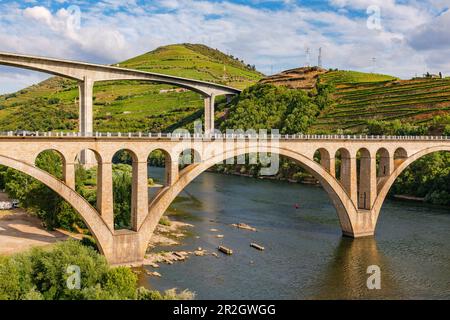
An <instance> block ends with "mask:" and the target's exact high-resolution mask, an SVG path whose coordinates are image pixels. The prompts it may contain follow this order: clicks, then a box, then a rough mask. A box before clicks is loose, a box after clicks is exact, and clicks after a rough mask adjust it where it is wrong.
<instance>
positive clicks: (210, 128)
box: [204, 94, 215, 134]
mask: <svg viewBox="0 0 450 320" xmlns="http://www.w3.org/2000/svg"><path fill="white" fill-rule="evenodd" d="M214 100H215V96H214V94H212V95H211V96H209V97H206V98H205V99H204V101H205V134H209V133H212V132H214Z"/></svg>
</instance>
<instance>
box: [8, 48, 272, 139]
mask: <svg viewBox="0 0 450 320" xmlns="http://www.w3.org/2000/svg"><path fill="white" fill-rule="evenodd" d="M117 65H119V66H121V67H126V68H131V69H138V70H143V71H150V72H157V73H163V74H169V75H175V76H181V77H189V78H193V79H199V80H204V81H211V82H215V83H220V84H225V85H229V86H234V87H237V88H245V87H247V86H249V85H251V84H253V83H256V82H257V81H258V80H259V79H261V78H262V76H263V75H262V74H261V73H259V72H257V71H256V70H255V68H254V67H253V66H251V65H247V64H245V63H244V62H243V61H241V60H238V59H237V58H235V57H233V56H228V55H225V54H223V53H222V52H220V51H218V50H215V49H212V48H209V47H207V46H204V45H197V44H178V45H169V46H165V47H160V48H158V49H156V50H154V51H151V52H148V53H146V54H143V55H140V56H137V57H135V58H132V59H129V60H127V61H124V62H120V63H118V64H117ZM77 99H78V87H77V84H76V82H74V81H72V80H68V79H63V78H60V77H51V78H49V79H47V80H45V81H43V82H41V83H39V84H37V85H33V86H31V87H29V88H26V89H23V90H21V91H19V92H16V93H13V94H8V95H3V96H0V130H16V129H25V130H46V131H50V130H76V129H77V126H78V102H77ZM219 102H220V100H219ZM202 110H203V100H202V99H201V97H200V96H199V95H198V94H197V93H194V92H190V91H186V90H183V89H179V88H175V87H171V86H168V85H157V84H151V83H148V82H141V81H114V82H98V83H96V85H95V87H94V119H95V120H94V130H98V131H153V132H157V131H165V130H168V128H172V127H174V126H177V124H178V123H182V124H185V123H189V122H191V121H192V120H193V119H195V118H198V117H201V115H202Z"/></svg>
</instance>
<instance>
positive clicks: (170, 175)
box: [165, 157, 178, 186]
mask: <svg viewBox="0 0 450 320" xmlns="http://www.w3.org/2000/svg"><path fill="white" fill-rule="evenodd" d="M165 170H166V185H167V186H171V185H173V184H174V183H175V181H177V180H178V162H177V161H171V159H170V158H169V157H166V159H165Z"/></svg>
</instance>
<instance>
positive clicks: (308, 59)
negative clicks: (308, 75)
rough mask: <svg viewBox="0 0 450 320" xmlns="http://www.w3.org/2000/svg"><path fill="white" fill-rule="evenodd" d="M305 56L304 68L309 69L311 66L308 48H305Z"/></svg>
mask: <svg viewBox="0 0 450 320" xmlns="http://www.w3.org/2000/svg"><path fill="white" fill-rule="evenodd" d="M305 54H306V67H310V66H311V63H310V58H311V51H310V50H309V47H306V49H305Z"/></svg>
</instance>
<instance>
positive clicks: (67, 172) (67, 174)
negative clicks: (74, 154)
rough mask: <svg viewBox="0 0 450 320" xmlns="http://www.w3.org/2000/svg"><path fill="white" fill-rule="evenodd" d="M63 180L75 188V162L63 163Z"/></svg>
mask: <svg viewBox="0 0 450 320" xmlns="http://www.w3.org/2000/svg"><path fill="white" fill-rule="evenodd" d="M63 180H64V182H65V184H67V185H68V186H69V187H70V188H72V189H73V190H75V163H64V166H63Z"/></svg>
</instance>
